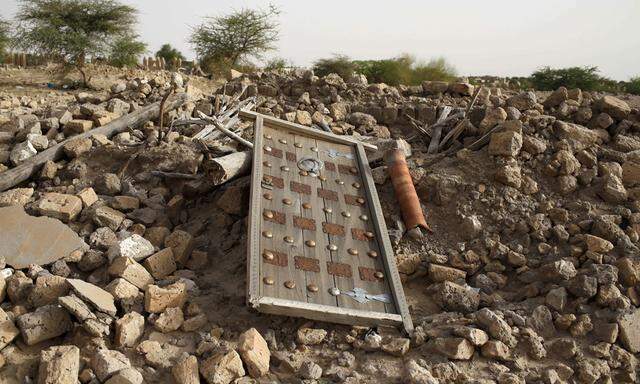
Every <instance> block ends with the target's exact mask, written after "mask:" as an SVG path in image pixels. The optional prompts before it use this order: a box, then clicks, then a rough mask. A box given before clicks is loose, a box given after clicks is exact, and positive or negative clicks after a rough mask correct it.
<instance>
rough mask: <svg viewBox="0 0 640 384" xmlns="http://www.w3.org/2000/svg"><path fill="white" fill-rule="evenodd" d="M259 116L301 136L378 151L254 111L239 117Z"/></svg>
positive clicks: (273, 124) (372, 146)
mask: <svg viewBox="0 0 640 384" xmlns="http://www.w3.org/2000/svg"><path fill="white" fill-rule="evenodd" d="M258 115H260V116H262V118H263V119H264V122H265V123H268V124H269V125H272V126H274V127H281V128H285V129H288V130H291V131H293V132H296V133H300V134H303V135H307V136H310V137H313V138H317V139H321V140H328V141H331V142H335V143H341V144H347V145H351V144H358V143H359V144H362V146H363V147H365V148H366V149H369V150H372V151H377V150H378V147H376V146H375V145H373V144H369V143H364V142H361V141H358V140H356V139H353V138H349V137H345V136H340V135H336V134H334V133H329V132H324V131H320V130H317V129H312V128H309V127H306V126H304V125H300V124H296V123H291V122H288V121H286V120H281V119H277V118H275V117H271V116H266V115H261V114H259V113H257V112H253V111H247V110H241V111H240V112H239V116H240V117H244V118H247V119H251V120H255V119H256V117H257V116H258Z"/></svg>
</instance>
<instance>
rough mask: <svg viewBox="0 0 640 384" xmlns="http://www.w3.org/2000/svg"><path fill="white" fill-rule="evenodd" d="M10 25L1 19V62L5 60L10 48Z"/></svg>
mask: <svg viewBox="0 0 640 384" xmlns="http://www.w3.org/2000/svg"><path fill="white" fill-rule="evenodd" d="M9 36H10V35H9V23H8V22H7V21H5V20H3V19H2V18H1V17H0V60H2V59H3V58H4V54H5V51H6V50H7V47H8V46H9V42H10V41H11V40H10V37H9Z"/></svg>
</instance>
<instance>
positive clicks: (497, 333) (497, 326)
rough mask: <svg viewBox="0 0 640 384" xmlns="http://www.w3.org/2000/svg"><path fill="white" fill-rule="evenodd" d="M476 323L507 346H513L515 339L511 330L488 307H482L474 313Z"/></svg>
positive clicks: (515, 342)
mask: <svg viewBox="0 0 640 384" xmlns="http://www.w3.org/2000/svg"><path fill="white" fill-rule="evenodd" d="M476 318H477V321H478V324H479V325H481V326H482V327H483V328H484V329H486V330H487V331H488V332H489V334H490V335H491V336H492V337H493V338H495V339H497V340H500V341H502V342H504V343H505V344H506V345H507V346H515V345H516V344H517V340H516V339H515V337H514V336H513V330H512V329H511V327H510V326H509V324H507V322H506V321H505V320H504V319H503V318H501V317H500V316H498V315H497V314H496V313H495V312H493V311H492V310H490V309H488V308H482V309H481V310H479V311H478V312H477V313H476Z"/></svg>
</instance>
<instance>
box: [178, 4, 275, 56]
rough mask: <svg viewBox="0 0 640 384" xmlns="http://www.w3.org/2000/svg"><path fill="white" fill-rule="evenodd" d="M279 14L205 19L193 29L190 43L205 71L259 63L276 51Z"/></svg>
mask: <svg viewBox="0 0 640 384" xmlns="http://www.w3.org/2000/svg"><path fill="white" fill-rule="evenodd" d="M279 14H280V10H279V9H278V8H276V7H275V6H273V5H270V6H269V7H268V8H267V9H248V8H243V9H241V10H239V11H235V12H232V13H230V14H228V15H224V16H216V17H208V18H206V20H205V22H204V23H202V24H200V25H199V26H197V27H195V28H194V29H193V32H192V34H191V37H190V39H189V42H190V43H191V45H192V46H193V49H194V50H195V51H196V53H197V54H198V57H200V58H201V60H202V61H203V62H206V63H207V65H205V66H206V67H209V68H210V67H212V66H219V67H223V66H227V67H231V68H233V67H236V66H237V65H239V64H244V63H246V62H247V61H248V60H249V58H256V59H260V58H261V57H262V55H263V54H264V53H266V52H268V51H271V50H274V49H275V45H274V44H275V42H276V41H278V38H279V24H278V22H277V21H276V20H275V18H276V17H277V16H278V15H279Z"/></svg>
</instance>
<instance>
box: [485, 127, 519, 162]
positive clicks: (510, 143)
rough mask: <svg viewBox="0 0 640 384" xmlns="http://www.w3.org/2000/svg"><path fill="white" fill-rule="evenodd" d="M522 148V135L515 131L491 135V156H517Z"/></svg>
mask: <svg viewBox="0 0 640 384" xmlns="http://www.w3.org/2000/svg"><path fill="white" fill-rule="evenodd" d="M521 148H522V134H520V133H518V132H513V131H506V132H497V133H494V134H492V135H491V141H490V142H489V154H490V155H498V156H517V155H518V153H520V149H521Z"/></svg>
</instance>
